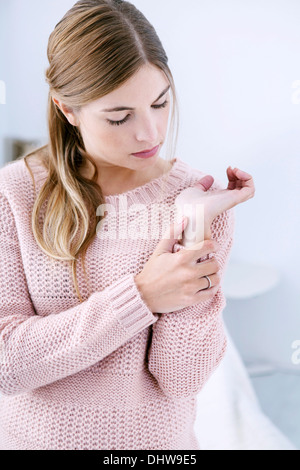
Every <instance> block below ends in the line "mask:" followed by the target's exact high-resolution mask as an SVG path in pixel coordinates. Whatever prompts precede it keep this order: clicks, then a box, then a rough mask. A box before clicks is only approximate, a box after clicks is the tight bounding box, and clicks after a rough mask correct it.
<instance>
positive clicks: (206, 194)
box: [175, 167, 255, 247]
mask: <svg viewBox="0 0 300 470" xmlns="http://www.w3.org/2000/svg"><path fill="white" fill-rule="evenodd" d="M227 177H228V186H227V189H221V190H213V191H209V189H210V188H211V186H212V184H213V182H214V178H213V177H212V176H210V175H206V176H204V177H203V178H201V179H200V181H199V182H198V183H197V184H195V185H194V186H192V187H189V188H186V189H185V190H183V191H182V192H181V193H180V194H179V196H177V198H176V200H175V204H176V206H177V209H178V210H179V211H180V215H185V216H187V217H188V218H189V223H188V225H187V227H186V230H185V232H184V234H183V240H182V244H183V245H184V246H186V247H189V246H192V245H193V244H195V243H200V242H201V241H202V240H204V239H209V238H210V237H211V224H212V222H213V220H214V219H215V218H216V217H217V216H218V215H220V214H222V213H223V212H225V211H227V210H229V209H231V208H233V207H234V206H236V205H238V204H240V203H242V202H245V201H247V200H248V199H250V198H252V197H253V196H254V194H255V187H254V182H253V178H252V176H251V175H249V174H248V173H246V172H244V171H242V170H240V169H238V168H234V169H232V168H231V167H229V168H227Z"/></svg>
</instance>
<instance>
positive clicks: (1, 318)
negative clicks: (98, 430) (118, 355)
mask: <svg viewBox="0 0 300 470" xmlns="http://www.w3.org/2000/svg"><path fill="white" fill-rule="evenodd" d="M0 288H1V295H0V392H1V393H2V394H4V395H16V394H19V393H22V392H25V391H29V390H33V389H36V388H38V387H41V386H44V385H47V384H50V383H52V382H55V381H57V380H60V379H63V378H65V377H67V376H69V375H73V374H76V373H77V372H79V371H81V370H83V369H86V368H88V367H90V366H92V365H93V364H95V363H96V362H98V361H101V360H102V359H103V358H104V357H106V356H108V355H109V354H111V353H112V352H113V351H115V350H116V349H118V348H119V347H120V346H122V345H123V344H124V343H126V342H127V341H128V340H130V339H131V338H132V337H133V336H135V335H136V334H138V333H139V332H141V331H142V330H143V329H144V328H146V327H148V326H150V325H151V324H153V323H155V322H156V321H157V316H156V315H154V314H153V313H152V312H151V311H150V310H149V309H148V307H147V305H146V304H145V303H144V302H143V300H142V298H141V296H140V293H139V291H138V289H137V287H136V284H135V282H134V275H133V274H128V275H125V276H123V277H121V278H120V279H118V280H117V281H116V282H114V283H113V284H112V285H110V286H109V287H108V288H106V289H104V290H102V291H101V292H96V293H94V294H92V295H91V296H90V297H89V299H88V300H86V301H85V302H83V303H82V304H80V305H78V306H75V307H72V308H70V309H68V310H65V311H63V312H60V313H59V314H57V313H53V314H50V315H48V316H46V317H40V316H38V315H37V314H36V312H35V310H34V307H33V304H32V301H31V299H30V295H29V292H28V286H27V282H26V276H25V272H24V267H23V263H22V256H21V251H20V245H19V241H18V236H17V230H16V225H15V220H14V216H13V212H12V210H11V207H10V204H9V202H8V200H7V198H6V197H5V196H4V195H1V193H0Z"/></svg>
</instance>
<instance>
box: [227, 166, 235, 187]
mask: <svg viewBox="0 0 300 470" xmlns="http://www.w3.org/2000/svg"><path fill="white" fill-rule="evenodd" d="M227 177H228V181H229V183H228V187H227V189H235V188H236V180H237V177H236V175H235V173H234V171H233V169H232V168H231V166H230V167H228V168H227Z"/></svg>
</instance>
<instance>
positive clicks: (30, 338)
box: [0, 158, 234, 450]
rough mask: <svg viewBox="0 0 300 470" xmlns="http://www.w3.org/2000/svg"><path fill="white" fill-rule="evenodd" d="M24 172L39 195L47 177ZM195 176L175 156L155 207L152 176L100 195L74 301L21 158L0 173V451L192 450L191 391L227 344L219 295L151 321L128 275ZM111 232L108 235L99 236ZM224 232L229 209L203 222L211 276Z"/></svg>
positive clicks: (229, 223) (224, 247)
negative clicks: (48, 250)
mask: <svg viewBox="0 0 300 470" xmlns="http://www.w3.org/2000/svg"><path fill="white" fill-rule="evenodd" d="M31 167H32V170H33V172H34V177H35V183H36V191H39V189H40V188H41V186H42V184H43V182H44V181H45V178H46V170H45V169H44V168H43V167H42V166H40V165H39V164H37V163H35V164H33V163H31ZM201 176H203V173H202V172H200V171H199V170H196V169H194V168H192V167H190V166H189V165H188V164H187V163H185V162H183V161H182V160H180V159H178V158H177V159H176V160H175V161H174V163H173V167H172V168H171V170H169V173H168V180H167V184H166V193H165V195H164V196H163V198H162V199H161V200H160V202H159V204H160V206H159V207H163V210H160V211H159V210H157V211H154V210H152V209H153V208H154V206H156V204H157V197H158V192H159V189H160V187H161V180H162V177H159V178H156V179H154V180H152V181H151V182H148V183H146V184H144V185H143V186H140V187H138V188H135V189H133V190H130V191H127V192H126V193H122V194H119V195H113V196H107V197H106V198H105V199H106V203H107V208H108V214H107V218H106V219H105V220H104V223H103V225H102V227H101V230H99V231H98V232H97V236H96V237H95V239H94V240H93V242H92V244H91V245H90V247H89V248H88V250H87V255H86V269H87V275H88V279H89V284H90V291H89V290H88V289H87V286H86V282H85V278H84V272H83V267H82V263H81V257H80V258H79V261H78V266H77V273H78V281H79V290H80V292H81V294H82V295H83V296H85V297H84V298H85V299H86V300H85V301H84V302H82V303H80V302H79V300H78V297H77V295H76V291H75V288H74V285H73V280H72V273H71V267H70V264H69V263H68V262H64V261H58V260H54V259H53V258H50V257H49V256H47V255H46V254H45V253H44V252H43V251H42V250H41V249H40V248H39V247H38V245H37V243H36V241H35V239H34V236H33V233H32V229H31V214H32V208H33V204H34V200H35V197H36V193H35V190H34V186H33V183H32V179H31V176H30V173H29V172H28V170H27V168H26V166H25V162H24V159H23V158H22V159H19V160H17V161H14V162H12V163H9V164H6V165H5V166H4V167H3V168H1V169H0V286H1V295H0V393H1V398H0V448H1V450H16V449H19V450H85V449H87V450H98V449H104V450H124V449H125V450H155V449H157V450H163V449H169V450H180V449H183V450H196V449H199V445H198V442H197V439H196V434H195V431H194V422H195V416H196V402H197V394H198V393H199V392H200V390H201V388H202V387H203V386H204V384H205V383H206V381H207V380H208V379H209V377H210V375H211V374H212V372H213V371H214V370H215V369H216V367H217V366H218V364H219V363H220V361H221V360H222V357H223V356H224V352H225V348H226V338H225V333H224V329H223V320H222V310H223V309H224V307H225V303H226V301H225V297H224V294H223V292H222V288H221V287H220V289H219V291H218V293H217V294H216V296H215V297H214V298H213V299H211V300H209V301H205V302H202V303H199V304H196V305H193V306H192V307H188V308H184V309H182V310H180V311H176V312H173V313H172V312H170V313H167V314H159V313H152V312H151V311H150V310H149V308H148V306H147V305H146V303H145V302H144V300H143V298H142V295H141V293H140V292H139V290H138V288H137V286H136V284H135V281H134V277H135V275H137V274H138V273H139V272H140V271H141V270H142V269H143V267H144V265H145V263H146V262H147V260H148V259H149V257H150V256H151V255H152V253H153V251H154V249H155V248H156V246H157V244H158V242H159V241H160V240H161V238H162V236H163V235H164V233H165V231H166V228H167V227H168V226H169V225H170V223H172V222H173V221H174V220H175V216H176V208H175V205H174V200H175V198H176V196H177V195H178V194H179V193H180V192H181V191H182V190H183V189H185V188H187V187H189V186H191V185H193V184H194V183H195V182H196V181H197V180H198V179H199V178H200V177H201ZM218 188H221V185H220V183H217V182H215V183H214V185H213V186H212V188H211V191H213V190H215V189H218ZM136 204H139V206H136ZM161 204H163V205H162V206H161ZM156 207H157V206H156ZM131 208H134V210H132V211H131ZM125 220H126V221H127V223H128V231H127V235H124V229H123V228H122V227H123V225H124V221H125ZM120 222H122V223H123V225H122V224H120ZM121 226H122V227H121ZM112 227H115V228H116V230H115V235H116V236H115V238H113V237H112V236H111V233H110V237H108V236H105V235H107V233H108V231H109V230H111V228H112ZM145 227H146V228H147V227H148V230H149V228H151V227H152V231H151V234H150V235H149V232H148V233H145ZM153 227H156V230H153ZM121 229H122V230H121ZM233 231H234V213H233V210H230V211H227V212H224V213H223V214H222V215H220V216H219V217H217V218H216V219H215V220H214V222H213V225H212V238H214V239H216V240H217V241H218V242H219V243H220V245H221V250H220V251H219V252H218V253H217V254H216V257H217V258H218V261H219V262H220V265H221V274H222V275H223V274H224V270H225V267H226V263H227V262H228V258H229V254H230V249H231V246H232V240H233ZM128 234H129V235H128ZM142 235H143V236H142ZM178 249H184V248H183V247H181V246H180V243H179V244H177V246H176V247H174V256H176V254H175V251H177V250H178Z"/></svg>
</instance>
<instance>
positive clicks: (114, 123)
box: [107, 114, 130, 126]
mask: <svg viewBox="0 0 300 470" xmlns="http://www.w3.org/2000/svg"><path fill="white" fill-rule="evenodd" d="M129 117H130V114H128V115H127V116H126V117H125V118H124V119H122V121H111V120H110V119H107V122H109V124H111V125H112V126H121V125H122V124H125V122H126V121H127V120H128V119H129Z"/></svg>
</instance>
